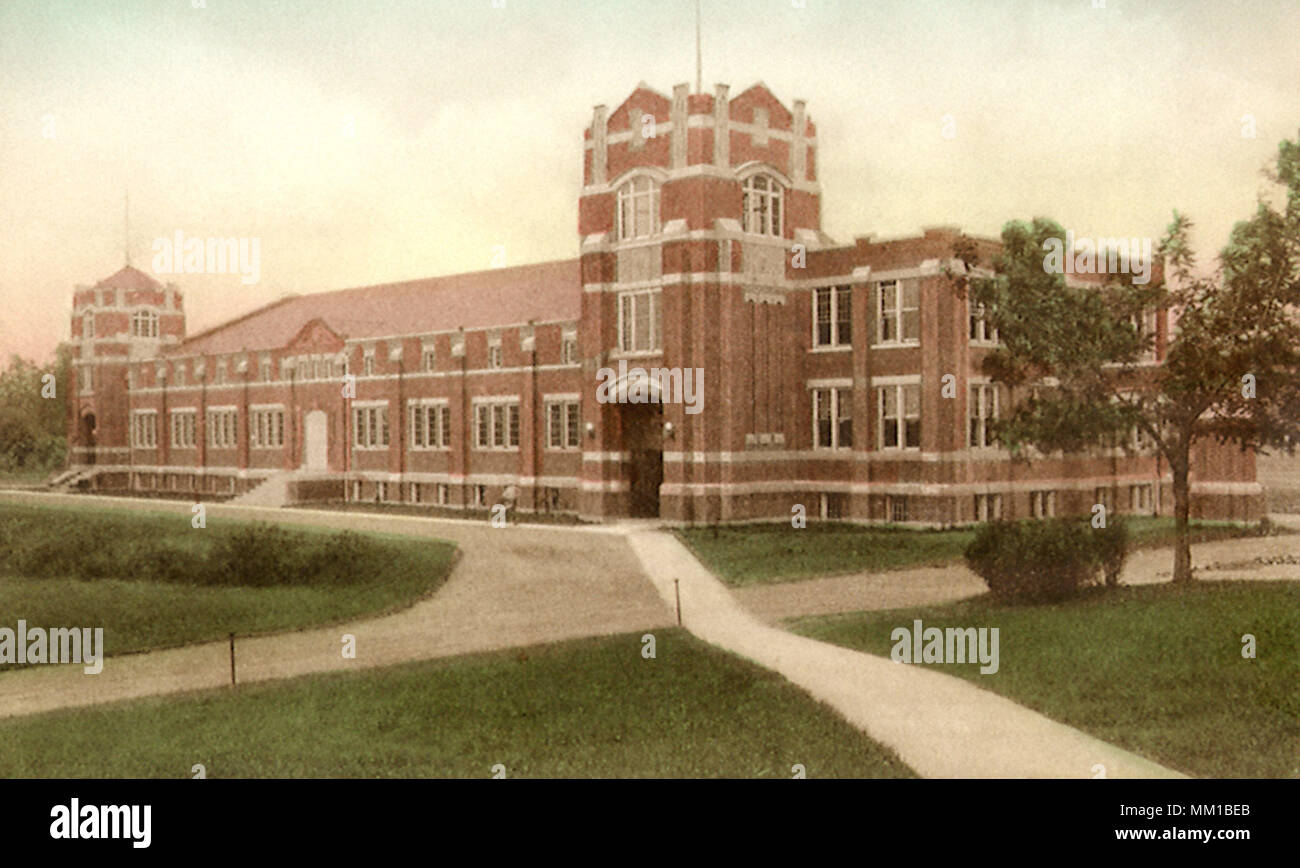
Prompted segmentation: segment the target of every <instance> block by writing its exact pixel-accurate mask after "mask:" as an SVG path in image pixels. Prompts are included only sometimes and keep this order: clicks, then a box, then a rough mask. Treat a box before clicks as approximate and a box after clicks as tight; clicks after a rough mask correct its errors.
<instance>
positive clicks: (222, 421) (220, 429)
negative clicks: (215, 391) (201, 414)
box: [207, 407, 239, 449]
mask: <svg viewBox="0 0 1300 868" xmlns="http://www.w3.org/2000/svg"><path fill="white" fill-rule="evenodd" d="M207 441H208V447H209V448H211V449H235V448H237V447H238V446H239V410H238V409H237V408H235V407H209V408H208V411H207Z"/></svg>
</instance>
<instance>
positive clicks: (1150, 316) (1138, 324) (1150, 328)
mask: <svg viewBox="0 0 1300 868" xmlns="http://www.w3.org/2000/svg"><path fill="white" fill-rule="evenodd" d="M1128 324H1129V326H1130V327H1132V328H1133V330H1134V331H1136V332H1137V335H1138V340H1139V342H1140V345H1141V346H1142V349H1141V350H1139V351H1138V355H1137V360H1138V361H1139V362H1154V361H1155V360H1156V342H1155V340H1156V314H1155V311H1150V312H1147V311H1143V312H1142V313H1137V314H1134V315H1133V316H1131V317H1129V318H1128Z"/></svg>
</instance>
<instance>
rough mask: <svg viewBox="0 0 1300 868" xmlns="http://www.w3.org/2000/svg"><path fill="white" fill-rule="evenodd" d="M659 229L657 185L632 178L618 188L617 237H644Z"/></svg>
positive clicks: (648, 180) (651, 179) (651, 181)
mask: <svg viewBox="0 0 1300 868" xmlns="http://www.w3.org/2000/svg"><path fill="white" fill-rule="evenodd" d="M658 231H659V185H658V184H656V183H655V182H654V179H653V178H645V177H642V178H633V179H632V180H630V181H628V182H627V183H626V184H624V185H623V186H622V187H619V188H618V238H619V240H620V241H626V240H627V239H629V238H644V237H646V236H647V235H654V234H656V233H658Z"/></svg>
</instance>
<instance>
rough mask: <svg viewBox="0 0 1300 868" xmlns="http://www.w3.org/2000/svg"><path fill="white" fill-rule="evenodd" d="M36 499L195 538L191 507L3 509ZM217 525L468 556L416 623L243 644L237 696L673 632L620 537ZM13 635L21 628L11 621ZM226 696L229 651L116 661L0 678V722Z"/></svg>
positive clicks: (280, 519)
mask: <svg viewBox="0 0 1300 868" xmlns="http://www.w3.org/2000/svg"><path fill="white" fill-rule="evenodd" d="M37 499H38V500H39V502H41V503H64V504H73V505H77V506H83V507H84V506H87V505H90V504H92V503H94V502H95V501H99V502H100V503H102V504H104V505H111V506H112V507H114V508H123V509H133V510H150V511H156V512H161V513H164V516H163V517H162V518H161V519H160V520H162V521H166V520H167V518H166V515H167V514H175V518H176V520H177V521H182V522H185V523H186V524H187V525H188V523H189V520H190V504H188V503H175V502H167V501H150V500H139V499H125V498H96V497H91V496H88V495H30V494H23V495H12V494H4V493H0V500H4V501H25V502H33V500H37ZM223 518H240V519H249V518H254V519H262V520H267V521H274V522H275V523H277V524H282V525H312V526H317V527H319V526H326V527H337V528H340V529H350V530H367V531H378V532H387V533H399V534H406V535H411V536H424V537H429V538H431V539H445V540H451V541H453V542H455V543H457V544H458V545H459V546H460V547H461V559H460V561H459V563H458V564H457V565H456V567H455V569H454V571H453V572H452V575H451V577H450V578H449V579H448V580H447V582H446V584H445V585H443V586H442V588H440V589H439V590H438V591H437V592H436V593H435V594H433V595H432V596H431V597H428V598H426V599H424V600H422V601H420V602H418V603H416V604H415V605H414V606H412V607H411V608H409V609H406V610H403V611H401V612H398V613H396V614H393V615H387V616H382V617H375V618H360V619H357V620H355V621H352V622H348V623H346V624H340V625H338V626H333V627H321V628H314V629H308V630H302V631H298V632H292V633H279V634H276V635H272V636H264V637H260V638H252V639H237V640H236V649H235V650H236V674H237V677H238V680H239V683H241V684H244V683H249V682H253V681H265V680H269V679H274V678H290V677H293V676H298V675H308V674H312V673H318V672H327V671H332V670H344V669H355V668H366V667H371V666H387V665H391V664H395V663H403V662H407V661H412V660H425V659H429V658H434V657H448V656H452V655H458V654H469V653H474V652H479V651H491V650H498V649H503V648H513V647H518V646H524V645H534V644H539V643H543V642H557V641H562V640H566V639H577V638H582V637H586V636H601V635H614V634H618V633H628V632H633V631H641V630H648V629H654V628H659V627H665V626H668V625H669V624H672V623H675V622H674V620H673V616H672V612H671V610H670V609H669V608H668V607H667V606H665V605H664V604H663V602H662V601H661V600H660V599H659V597H658V595H657V594H656V593H655V591H654V589H653V588H652V587H651V586H650V585H649V584H648V583H647V582H646V581H645V578H644V576H643V575H642V574H641V570H640V566H639V565H638V563H637V561H636V559H635V558H634V557H633V556H632V553H631V551H630V550H629V549H628V546H627V543H626V542H625V541H624V539H623V538H622V537H621V536H620V535H618V534H614V533H608V532H595V533H593V532H590V531H582V530H576V529H573V528H560V527H554V528H552V527H546V526H512V527H506V528H493V527H491V526H490V525H488V524H487V523H486V522H483V521H442V520H430V519H427V518H408V517H402V516H386V515H367V514H364V513H355V512H353V513H343V512H331V511H324V510H284V509H280V510H275V509H271V510H264V509H255V508H247V507H239V506H233V505H229V504H225V505H223V504H209V505H208V506H207V522H208V527H213V526H214V525H215V524H217V523H219V522H220V521H221V520H222V519H223ZM195 532H196V533H198V532H200V531H195ZM7 617H11V618H12V619H13V620H16V618H17V617H18V616H17V615H14V614H13V613H9V615H8V616H7ZM7 623H8V624H9V625H10V626H11V627H12V626H13V621H12V620H11V621H8V622H7ZM33 626H37V625H33ZM344 633H351V634H352V635H354V636H355V637H356V647H357V659H355V660H350V659H344V658H343V656H342V642H341V637H342V636H343V634H344ZM108 641H109V642H110V643H111V641H112V640H111V637H109V638H108ZM110 647H112V646H111V644H110ZM229 683H230V647H229V644H228V642H227V641H224V640H223V641H219V642H208V643H204V644H201V645H191V646H187V647H184V648H177V649H171V650H165V651H154V652H149V653H143V654H128V655H123V656H120V657H110V658H108V659H107V660H106V661H105V663H104V670H103V672H101V673H100V674H99V675H93V676H91V675H84V674H83V673H82V669H81V667H80V666H74V665H67V666H33V667H29V668H26V669H18V670H12V671H8V672H3V673H0V717H10V716H14V715H20V714H33V713H36V712H41V711H50V710H53V709H58V708H73V707H77V706H85V705H93V704H98V703H103V702H113V701H117V700H123V699H136V698H140V697H144V696H153V695H157V694H163V693H172V692H177V691H184V690H200V689H204V688H212V687H223V686H226V685H228V684H229Z"/></svg>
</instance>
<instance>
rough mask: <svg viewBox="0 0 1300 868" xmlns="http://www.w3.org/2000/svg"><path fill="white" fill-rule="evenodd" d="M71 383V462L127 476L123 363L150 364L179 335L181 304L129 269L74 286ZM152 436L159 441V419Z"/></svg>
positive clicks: (172, 292)
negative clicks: (96, 280) (91, 282)
mask: <svg viewBox="0 0 1300 868" xmlns="http://www.w3.org/2000/svg"><path fill="white" fill-rule="evenodd" d="M71 328H72V334H71V337H72V346H73V353H74V354H73V369H72V377H73V382H71V383H69V384H67V390H66V392H65V394H67V395H69V396H70V398H69V400H70V401H71V402H72V407H71V412H70V413H69V422H68V426H69V427H68V443H69V446H70V450H69V451H70V459H69V463H70V465H71V467H73V468H87V467H91V466H94V467H95V468H96V470H97V473H112V472H115V471H116V472H121V473H126V472H127V471H126V467H125V466H126V465H127V464H128V463H129V460H128V459H129V456H130V436H131V424H132V421H131V406H130V388H131V385H130V383H128V378H127V370H128V363H130V362H136V361H142V360H145V359H152V358H155V357H157V356H158V355H160V353H161V350H162V348H163V347H164V346H165V345H167V344H172V343H175V342H177V341H180V340H181V339H182V338H184V337H185V308H184V299H183V298H182V296H181V293H180V291H179V290H178V289H177V288H176V286H175V285H174V284H167V285H165V286H164V285H163V284H162V283H159V282H158V281H157V280H154V279H153V278H152V277H150V276H149V275H148V274H146V273H144V272H143V271H140V270H139V269H137V268H134V267H132V266H130V265H127V266H125V267H124V268H122V269H121V270H120V271H118V272H117V273H116V274H114V275H112V276H111V277H106V278H104V279H103V280H101V281H100V282H99V283H96V284H95V285H94V286H78V287H77V289H76V291H75V293H74V294H73V298H72V323H71ZM152 422H153V426H154V427H153V431H152V434H150V433H149V432H148V431H147V430H142V433H141V436H145V437H148V436H152V437H154V438H155V439H156V438H158V437H161V436H163V425H162V421H161V420H158V419H154V420H152Z"/></svg>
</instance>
